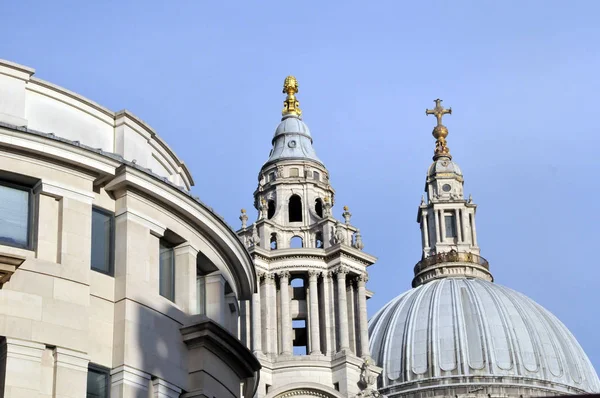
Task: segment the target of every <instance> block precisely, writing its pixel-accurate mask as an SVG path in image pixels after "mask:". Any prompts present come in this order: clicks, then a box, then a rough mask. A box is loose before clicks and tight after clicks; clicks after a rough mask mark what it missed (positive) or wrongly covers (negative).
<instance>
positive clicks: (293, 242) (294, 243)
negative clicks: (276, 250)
mask: <svg viewBox="0 0 600 398" xmlns="http://www.w3.org/2000/svg"><path fill="white" fill-rule="evenodd" d="M303 243H304V242H302V238H301V237H299V236H292V239H290V248H292V249H300V248H302V247H304V244H303Z"/></svg>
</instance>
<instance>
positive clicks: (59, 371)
mask: <svg viewBox="0 0 600 398" xmlns="http://www.w3.org/2000/svg"><path fill="white" fill-rule="evenodd" d="M88 363H89V358H88V356H87V355H86V354H84V353H82V352H79V351H73V350H69V349H66V348H62V347H56V348H55V349H54V395H53V396H52V397H53V398H71V397H82V396H83V395H84V394H85V393H86V391H87V373H88Z"/></svg>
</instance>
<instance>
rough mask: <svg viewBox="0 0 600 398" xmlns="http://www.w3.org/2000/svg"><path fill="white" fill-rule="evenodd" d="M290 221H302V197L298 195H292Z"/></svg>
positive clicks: (289, 205)
mask: <svg viewBox="0 0 600 398" xmlns="http://www.w3.org/2000/svg"><path fill="white" fill-rule="evenodd" d="M288 213H289V221H290V222H299V221H300V222H301V221H302V199H300V196H298V195H292V196H291V197H290V202H289V204H288Z"/></svg>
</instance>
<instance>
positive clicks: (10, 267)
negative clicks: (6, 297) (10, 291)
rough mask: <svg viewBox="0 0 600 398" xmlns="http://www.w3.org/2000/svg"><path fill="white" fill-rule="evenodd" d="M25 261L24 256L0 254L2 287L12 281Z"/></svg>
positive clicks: (0, 284) (0, 281)
mask: <svg viewBox="0 0 600 398" xmlns="http://www.w3.org/2000/svg"><path fill="white" fill-rule="evenodd" d="M24 261H25V257H23V256H19V255H17V254H11V253H3V252H0V287H2V285H4V284H5V283H6V282H8V281H9V280H10V278H11V276H12V275H13V274H14V273H15V272H16V271H17V268H19V267H20V266H21V264H23V262H24Z"/></svg>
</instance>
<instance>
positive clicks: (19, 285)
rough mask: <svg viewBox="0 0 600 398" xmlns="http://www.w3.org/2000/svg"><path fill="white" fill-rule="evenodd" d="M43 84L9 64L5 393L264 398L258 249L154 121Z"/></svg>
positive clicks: (0, 132)
mask: <svg viewBox="0 0 600 398" xmlns="http://www.w3.org/2000/svg"><path fill="white" fill-rule="evenodd" d="M32 75H33V70H31V69H29V68H26V67H22V66H19V65H15V64H12V63H10V62H5V61H2V62H0V98H1V99H2V100H1V101H0V165H1V166H0V195H1V198H2V200H1V201H0V202H2V204H1V205H0V206H4V207H2V208H1V210H2V211H1V212H0V271H1V272H0V283H2V284H3V285H2V289H1V290H0V303H1V305H0V336H1V338H0V340H1V342H2V343H1V352H2V360H1V362H0V377H2V380H1V381H0V385H1V386H2V388H3V389H4V391H3V392H0V396H3V397H5V398H10V397H22V396H28V397H34V396H35V397H38V396H39V397H83V396H86V391H88V392H89V389H90V388H97V389H99V390H95V393H98V394H106V393H108V391H110V396H111V397H112V398H117V397H148V396H152V397H179V396H180V395H181V394H185V396H186V397H204V396H210V397H213V396H216V397H219V398H221V397H238V396H240V395H242V394H243V395H245V396H251V395H252V394H253V392H254V390H255V388H256V386H257V382H258V380H257V372H258V370H259V368H260V364H259V363H258V361H257V360H256V358H255V357H254V356H253V355H252V353H251V352H250V351H249V350H248V348H246V343H247V341H248V337H249V336H247V335H245V334H243V335H240V333H239V327H238V319H239V316H240V315H242V316H244V317H246V316H247V315H248V314H249V310H250V309H249V307H246V306H245V305H244V303H246V300H248V299H250V298H251V297H252V293H253V292H254V291H255V289H256V276H255V275H256V273H255V270H254V265H253V263H252V259H251V258H250V256H249V254H248V252H247V250H246V249H245V248H244V246H243V244H242V243H241V242H240V241H239V239H238V238H237V236H236V235H235V233H234V232H233V231H232V230H231V228H230V227H229V226H228V225H226V224H225V222H224V221H223V220H222V218H220V217H219V216H218V215H217V214H215V213H214V212H213V211H212V210H211V209H210V208H209V207H207V206H206V205H204V204H203V203H202V202H200V201H199V200H197V199H196V198H194V197H192V196H191V195H190V194H189V192H188V190H189V188H190V187H191V185H192V184H193V180H192V177H191V175H190V174H189V172H188V171H187V169H186V167H185V165H184V164H183V162H181V160H179V159H178V158H177V156H176V155H175V154H174V153H173V152H172V151H171V150H170V149H169V147H168V146H167V145H166V144H165V143H164V141H162V140H161V139H160V138H159V137H158V135H156V133H155V132H154V131H153V130H152V129H151V128H150V127H149V126H147V125H146V124H144V123H143V122H142V121H140V120H139V119H138V118H136V117H135V116H133V115H131V114H130V113H129V112H127V111H122V112H117V113H114V112H111V111H109V110H107V109H105V108H103V107H101V106H99V105H97V104H95V103H93V102H91V101H89V100H87V99H85V98H82V97H81V96H79V95H77V94H74V93H71V92H69V91H67V90H65V89H62V88H60V87H57V86H54V85H52V84H50V83H47V82H43V81H41V80H39V79H36V78H34V77H33V76H32ZM240 302H241V303H242V305H240V304H239V303H240ZM90 386H91V387H90ZM94 396H96V395H94ZM99 396H108V395H99Z"/></svg>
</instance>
